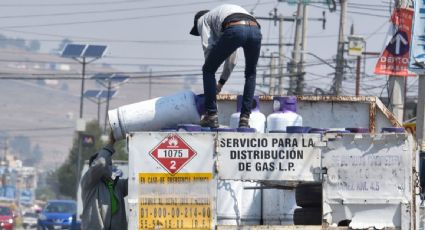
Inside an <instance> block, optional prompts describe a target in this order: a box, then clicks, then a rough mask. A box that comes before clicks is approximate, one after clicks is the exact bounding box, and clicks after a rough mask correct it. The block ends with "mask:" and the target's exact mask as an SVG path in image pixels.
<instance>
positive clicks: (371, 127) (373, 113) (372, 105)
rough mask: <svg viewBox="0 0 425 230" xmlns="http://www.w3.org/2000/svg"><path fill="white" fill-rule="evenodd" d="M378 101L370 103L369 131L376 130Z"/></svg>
mask: <svg viewBox="0 0 425 230" xmlns="http://www.w3.org/2000/svg"><path fill="white" fill-rule="evenodd" d="M375 120H376V103H375V102H374V103H370V104H369V132H371V133H375V132H376V124H375Z"/></svg>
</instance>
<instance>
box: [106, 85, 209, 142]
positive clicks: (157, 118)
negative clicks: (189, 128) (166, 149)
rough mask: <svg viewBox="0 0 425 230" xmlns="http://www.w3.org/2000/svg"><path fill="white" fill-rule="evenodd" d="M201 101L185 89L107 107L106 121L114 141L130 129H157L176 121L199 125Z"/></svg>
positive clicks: (173, 123) (172, 124)
mask: <svg viewBox="0 0 425 230" xmlns="http://www.w3.org/2000/svg"><path fill="white" fill-rule="evenodd" d="M202 103H203V100H201V99H200V98H199V97H198V96H197V95H195V94H194V93H193V92H192V91H189V90H185V91H181V92H178V93H176V94H173V95H170V96H164V97H157V98H154V99H150V100H146V101H141V102H137V103H134V104H129V105H124V106H121V107H118V108H116V109H113V110H109V111H108V117H109V124H110V125H111V128H112V131H113V134H114V137H115V139H116V140H120V139H123V138H124V137H125V136H126V134H127V133H128V132H132V131H158V130H160V129H161V128H164V127H176V126H177V125H178V124H199V121H200V119H201V108H203V105H202Z"/></svg>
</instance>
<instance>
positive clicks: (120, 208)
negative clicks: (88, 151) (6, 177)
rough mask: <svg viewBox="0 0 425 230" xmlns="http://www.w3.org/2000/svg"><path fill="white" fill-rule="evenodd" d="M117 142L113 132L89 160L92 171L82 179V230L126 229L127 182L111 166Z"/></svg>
mask: <svg viewBox="0 0 425 230" xmlns="http://www.w3.org/2000/svg"><path fill="white" fill-rule="evenodd" d="M114 144H115V139H114V136H113V134H112V132H111V133H110V134H109V140H108V143H107V145H106V146H104V147H103V148H102V149H101V150H99V151H98V152H97V153H95V154H94V155H93V156H91V157H90V160H89V166H90V167H89V169H88V171H87V172H86V173H85V174H84V175H83V177H82V179H81V197H82V201H83V213H82V215H81V229H82V230H86V229H87V230H88V229H97V230H118V229H127V218H126V213H125V204H124V197H126V196H127V194H128V179H120V177H121V176H122V171H121V170H119V169H118V168H117V167H115V166H113V165H112V155H113V154H114V152H115V149H114Z"/></svg>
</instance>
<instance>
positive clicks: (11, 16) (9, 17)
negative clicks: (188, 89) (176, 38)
mask: <svg viewBox="0 0 425 230" xmlns="http://www.w3.org/2000/svg"><path fill="white" fill-rule="evenodd" d="M211 2H216V1H211V0H209V1H203V2H199V1H196V2H190V3H184V4H171V5H160V6H149V7H132V8H120V9H107V10H90V11H77V12H60V13H50V14H25V15H9V16H0V19H12V18H31V17H50V16H70V15H84V14H97V13H117V12H129V11H139V10H150V9H164V8H172V7H181V6H188V5H190V6H193V5H201V4H206V3H211Z"/></svg>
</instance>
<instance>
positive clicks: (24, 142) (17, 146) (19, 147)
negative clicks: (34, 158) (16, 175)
mask: <svg viewBox="0 0 425 230" xmlns="http://www.w3.org/2000/svg"><path fill="white" fill-rule="evenodd" d="M9 143H10V147H11V149H12V151H13V152H15V153H18V155H19V157H20V158H25V157H26V156H28V155H29V154H30V152H31V140H30V138H29V137H27V136H16V137H15V138H13V139H12V140H11V141H10V142H9Z"/></svg>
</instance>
